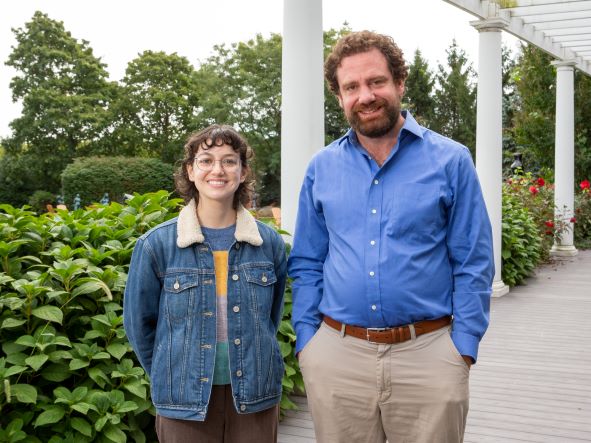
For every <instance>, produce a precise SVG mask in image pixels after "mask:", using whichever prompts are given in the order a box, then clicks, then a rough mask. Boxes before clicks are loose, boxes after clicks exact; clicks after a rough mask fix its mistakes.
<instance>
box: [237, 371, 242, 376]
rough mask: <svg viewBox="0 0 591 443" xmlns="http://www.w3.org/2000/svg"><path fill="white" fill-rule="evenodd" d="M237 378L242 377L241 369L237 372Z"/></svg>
mask: <svg viewBox="0 0 591 443" xmlns="http://www.w3.org/2000/svg"><path fill="white" fill-rule="evenodd" d="M236 377H242V371H241V370H240V369H238V370H237V371H236Z"/></svg>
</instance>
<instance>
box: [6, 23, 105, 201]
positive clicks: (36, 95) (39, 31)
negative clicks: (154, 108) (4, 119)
mask: <svg viewBox="0 0 591 443" xmlns="http://www.w3.org/2000/svg"><path fill="white" fill-rule="evenodd" d="M13 32H14V34H15V36H16V41H17V45H16V47H13V50H12V53H11V54H10V56H9V58H8V61H7V62H6V64H7V65H8V66H11V67H13V68H14V69H15V70H16V71H17V74H16V76H15V77H14V78H13V79H12V81H11V82H10V87H11V89H12V99H13V101H19V100H21V101H22V105H23V107H22V115H21V116H20V117H18V118H17V119H15V120H13V121H12V122H11V123H10V127H11V129H12V135H11V136H10V137H9V138H8V139H6V140H4V141H3V145H4V146H5V148H6V150H7V153H8V154H9V155H8V156H7V157H6V159H8V158H11V157H14V156H19V155H22V154H24V153H26V154H27V157H28V158H32V159H35V160H36V161H38V162H42V164H44V166H45V167H46V170H45V174H44V177H43V180H42V181H41V182H40V183H37V184H36V188H37V189H45V190H48V191H54V192H55V191H56V190H57V189H59V174H60V173H61V171H62V169H63V168H64V167H65V165H66V164H68V163H69V162H70V161H71V160H72V159H73V158H74V157H75V156H76V155H77V154H78V153H79V152H80V151H83V150H91V149H92V146H93V145H94V144H95V143H96V142H97V139H98V137H99V136H100V134H101V132H102V131H103V130H104V128H105V125H106V119H105V117H106V115H107V112H106V110H107V107H108V105H109V102H110V99H111V97H112V93H113V84H112V83H110V82H109V81H108V80H107V78H108V75H107V71H106V70H105V65H104V64H103V63H101V61H100V59H99V58H96V57H95V56H94V55H93V53H92V49H91V48H90V47H89V45H88V42H87V41H85V40H82V41H78V40H76V39H75V38H73V37H72V36H71V34H70V33H69V32H67V31H66V30H65V29H64V25H63V23H62V22H58V21H55V20H52V19H50V18H49V17H48V16H47V15H46V14H43V13H41V12H35V14H34V15H33V18H32V19H31V21H30V22H28V23H26V24H25V27H24V28H19V29H13ZM35 160H34V161H35Z"/></svg>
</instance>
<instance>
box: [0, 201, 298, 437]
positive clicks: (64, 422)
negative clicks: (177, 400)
mask: <svg viewBox="0 0 591 443" xmlns="http://www.w3.org/2000/svg"><path fill="white" fill-rule="evenodd" d="M127 203H128V204H127V205H126V206H123V205H121V204H119V203H116V202H115V203H112V204H111V205H109V206H96V207H91V208H89V209H87V210H83V209H80V210H77V211H73V212H68V211H64V210H58V211H57V213H55V214H42V215H40V216H37V215H36V214H34V213H33V212H32V211H30V210H27V209H15V208H14V207H12V206H10V205H0V343H1V352H0V409H1V410H2V415H1V416H0V441H15V442H16V441H27V442H32V443H39V442H49V443H58V442H76V443H78V442H91V441H93V442H94V441H97V442H116V443H117V442H124V441H136V442H145V441H155V440H156V436H155V434H154V417H153V415H154V413H155V411H154V408H153V406H152V404H151V402H150V395H149V382H148V377H147V376H146V374H145V373H144V371H143V369H142V367H141V366H140V365H139V363H138V361H137V359H136V357H135V354H134V353H133V351H132V349H131V347H130V345H129V343H128V342H127V339H126V337H125V332H124V330H123V317H122V301H123V290H124V287H125V282H126V277H127V272H128V268H129V262H130V259H131V253H132V251H133V247H134V245H135V242H136V240H137V238H138V237H139V236H140V235H141V234H143V233H144V232H146V231H147V230H148V229H150V228H151V227H153V226H155V225H157V224H159V223H161V222H163V221H165V220H167V219H169V218H171V217H173V216H176V215H177V209H178V205H179V203H180V200H179V199H170V198H169V194H168V193H167V192H165V191H160V192H158V193H153V194H147V195H137V194H136V195H135V196H134V197H133V198H132V199H130V200H129V201H128V202H127ZM290 318H291V286H290V285H288V289H287V292H286V301H285V311H284V317H283V320H282V322H281V325H280V328H279V333H278V340H279V342H280V346H281V352H282V354H283V357H284V360H285V364H286V370H285V375H284V378H283V387H284V394H283V398H282V400H281V407H282V408H283V409H286V408H294V407H295V405H294V404H293V403H291V402H290V401H289V399H288V398H287V395H288V394H289V393H291V392H293V391H294V390H300V391H303V380H302V376H301V373H300V371H299V368H298V365H297V360H296V358H295V355H294V342H295V333H294V331H293V328H292V326H291V323H290Z"/></svg>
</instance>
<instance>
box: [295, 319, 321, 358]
mask: <svg viewBox="0 0 591 443" xmlns="http://www.w3.org/2000/svg"><path fill="white" fill-rule="evenodd" d="M317 330H318V328H314V326H311V325H307V324H306V325H303V326H300V327H299V328H297V329H296V348H295V351H296V354H297V353H298V352H300V351H301V350H302V349H304V346H306V344H307V343H308V342H309V341H310V340H311V339H312V337H314V334H316V331H317Z"/></svg>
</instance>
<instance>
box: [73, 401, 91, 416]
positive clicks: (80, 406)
mask: <svg viewBox="0 0 591 443" xmlns="http://www.w3.org/2000/svg"><path fill="white" fill-rule="evenodd" d="M70 407H71V408H72V409H74V410H75V411H78V412H80V413H81V414H84V415H86V414H88V411H89V410H90V409H92V410H93V411H94V410H96V407H95V406H94V405H91V404H90V403H85V402H82V401H81V402H78V403H74V404H73V405H71V406H70Z"/></svg>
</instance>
